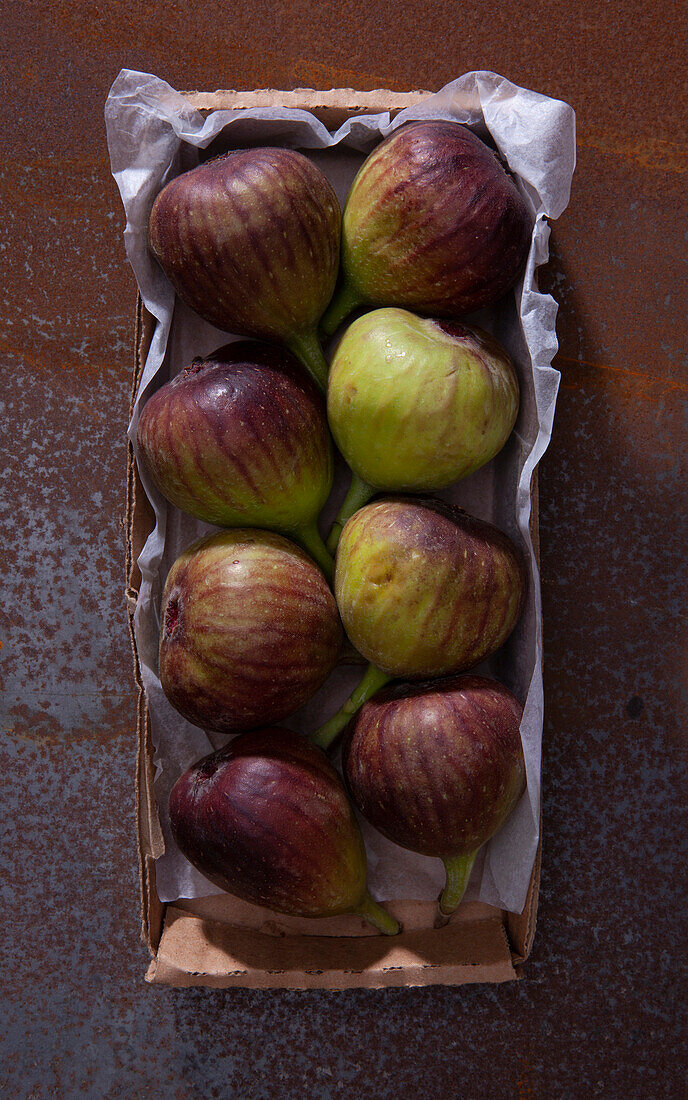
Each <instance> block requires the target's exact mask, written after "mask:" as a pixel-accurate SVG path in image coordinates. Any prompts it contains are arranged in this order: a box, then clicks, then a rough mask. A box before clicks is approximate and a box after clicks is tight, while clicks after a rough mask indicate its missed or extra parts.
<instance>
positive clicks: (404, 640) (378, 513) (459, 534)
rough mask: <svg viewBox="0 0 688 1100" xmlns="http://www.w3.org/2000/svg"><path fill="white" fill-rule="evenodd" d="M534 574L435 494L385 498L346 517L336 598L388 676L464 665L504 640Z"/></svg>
mask: <svg viewBox="0 0 688 1100" xmlns="http://www.w3.org/2000/svg"><path fill="white" fill-rule="evenodd" d="M525 588H526V573H525V567H524V564H523V560H522V556H521V554H520V552H519V550H518V549H517V547H516V546H515V545H514V544H513V542H512V541H511V540H510V539H509V538H508V537H507V536H506V535H505V534H504V533H503V532H502V531H500V530H499V529H498V528H496V527H494V526H493V525H492V524H489V523H485V522H483V521H482V520H478V519H475V518H474V517H472V516H469V515H468V514H467V513H466V512H464V511H463V510H462V509H461V508H457V507H455V506H453V505H449V504H445V503H444V502H442V501H437V500H432V499H431V498H418V497H402V496H393V497H385V498H383V499H381V500H378V501H374V502H373V503H372V504H367V505H366V506H365V507H364V508H361V509H360V511H358V512H356V514H355V515H354V516H352V518H351V519H350V520H349V521H348V522H347V524H346V525H345V527H344V530H343V532H342V537H341V540H340V543H339V548H338V550H337V562H336V569H335V595H336V598H337V605H338V607H339V611H340V614H341V617H342V623H343V625H344V629H345V630H346V633H347V635H348V636H349V639H350V640H351V642H352V644H353V645H354V646H355V648H356V649H357V650H358V651H359V653H361V654H362V655H363V656H364V657H365V658H366V659H367V660H368V661H370V662H371V664H372V665H374V666H375V667H376V668H377V669H378V670H380V671H382V672H383V673H386V674H387V675H388V676H394V677H408V678H427V677H433V676H443V675H446V674H449V673H455V672H461V671H464V670H466V669H469V668H472V667H474V666H475V665H477V664H479V663H480V662H481V661H483V660H485V659H486V658H487V657H489V656H490V655H491V654H492V653H494V652H495V651H496V650H497V649H499V647H500V646H501V645H503V644H504V642H505V641H506V639H507V638H508V636H509V634H510V633H511V631H512V630H513V628H514V626H515V625H516V623H517V621H518V618H519V616H520V614H521V611H522V608H523V602H524V598H525Z"/></svg>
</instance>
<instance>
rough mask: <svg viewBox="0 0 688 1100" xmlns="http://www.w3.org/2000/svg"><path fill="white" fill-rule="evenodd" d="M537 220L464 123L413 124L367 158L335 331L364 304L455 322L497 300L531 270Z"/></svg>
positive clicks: (355, 189)
mask: <svg viewBox="0 0 688 1100" xmlns="http://www.w3.org/2000/svg"><path fill="white" fill-rule="evenodd" d="M530 230H531V217H530V214H529V212H528V208H527V206H526V204H525V201H524V200H523V198H522V197H521V195H520V193H519V191H518V188H517V187H516V184H515V183H514V181H513V180H512V178H511V177H510V176H509V175H508V174H507V172H506V171H505V170H504V168H503V167H502V165H501V163H500V161H499V160H498V158H497V156H496V155H495V154H494V153H493V152H492V151H491V150H490V149H488V147H487V146H486V145H485V144H484V143H483V142H482V141H481V140H480V138H478V137H476V135H475V134H474V133H472V132H471V131H470V130H468V129H467V128H466V127H465V126H461V125H460V124H459V123H458V122H445V121H442V120H434V121H427V122H411V123H409V124H408V125H406V126H403V127H401V128H400V129H399V130H396V131H395V132H394V133H392V134H391V135H390V136H389V137H388V138H385V140H384V141H383V142H381V143H380V145H378V146H377V148H376V149H374V150H373V152H372V153H371V154H370V156H369V157H368V158H367V159H366V160H365V161H364V163H363V165H362V167H361V169H360V171H359V173H358V175H357V176H356V178H355V180H354V182H353V185H352V187H351V191H350V192H349V197H348V199H347V203H346V207H345V210H344V217H343V222H342V274H343V279H342V283H341V286H340V289H339V291H338V293H337V294H336V295H335V298H334V301H333V302H332V304H331V306H330V308H329V309H328V311H327V314H326V315H325V318H324V319H323V328H324V330H325V332H327V333H332V332H334V330H335V329H336V328H337V326H338V325H339V324H340V323H341V322H342V321H343V320H344V318H345V317H346V316H347V314H349V313H350V312H351V310H352V309H355V308H356V307H357V306H360V305H365V304H369V305H376V306H404V307H405V308H407V309H411V310H413V311H414V312H417V313H427V314H429V315H430V316H433V317H457V316H460V315H461V314H464V313H469V312H470V311H471V310H475V309H479V308H481V307H483V306H487V305H490V304H491V303H493V302H496V301H498V299H499V298H501V297H502V295H503V294H505V293H506V291H507V290H509V288H510V287H511V286H513V284H514V283H515V281H516V279H517V278H518V276H519V274H520V273H521V271H522V270H523V268H524V266H525V262H526V258H527V256H528V248H529V243H530Z"/></svg>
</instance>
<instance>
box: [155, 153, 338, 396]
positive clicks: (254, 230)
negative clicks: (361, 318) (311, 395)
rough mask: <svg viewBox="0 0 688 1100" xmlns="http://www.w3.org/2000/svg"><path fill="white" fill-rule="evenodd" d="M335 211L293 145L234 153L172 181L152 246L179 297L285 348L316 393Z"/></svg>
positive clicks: (319, 177) (160, 203) (228, 326)
mask: <svg viewBox="0 0 688 1100" xmlns="http://www.w3.org/2000/svg"><path fill="white" fill-rule="evenodd" d="M340 229H341V220H340V209H339V203H338V201H337V196H336V194H335V191H334V188H333V187H332V185H331V183H330V182H329V180H328V179H327V177H326V176H325V175H323V173H322V172H321V171H320V169H319V168H318V167H317V166H316V165H315V164H313V162H312V161H310V160H309V159H308V158H307V157H305V156H303V154H301V153H297V152H295V151H294V150H293V149H272V148H258V149H239V150H235V151H233V152H231V153H227V154H225V155H224V156H221V157H217V158H215V159H214V160H209V161H206V162H205V164H201V165H199V166H198V167H197V168H193V169H191V171H189V172H184V173H183V174H182V175H180V176H177V177H175V179H173V180H171V181H170V182H169V183H168V184H167V185H166V186H165V187H164V188H163V189H162V191H161V192H160V194H159V195H158V196H157V197H156V199H155V202H154V203H153V209H152V211H151V215H150V220H149V224H148V241H149V244H150V249H151V252H152V253H153V255H154V256H155V258H156V260H157V261H158V263H159V264H160V266H161V267H162V269H163V271H164V272H165V274H166V275H167V277H168V279H169V280H170V282H171V283H172V286H173V287H174V289H175V291H176V292H177V294H178V295H179V297H180V298H181V299H182V300H183V301H184V302H186V304H187V305H189V306H191V308H192V309H194V310H195V311H196V312H197V313H198V314H200V316H201V317H203V318H204V319H205V320H206V321H209V322H210V323H211V324H213V325H215V326H216V327H217V328H219V329H224V330H225V331H227V332H233V333H235V334H236V335H239V336H254V337H257V338H258V339H259V340H268V341H271V342H276V343H278V344H284V345H286V346H287V347H288V348H289V349H290V350H291V351H292V352H293V353H294V354H295V355H296V356H297V358H298V359H300V360H301V362H302V363H303V364H304V366H305V367H306V368H307V370H308V371H309V372H310V373H311V375H312V376H313V378H314V380H315V382H316V383H317V385H318V386H319V387H320V388H321V389H324V387H325V382H326V380H327V364H326V362H325V358H324V356H323V353H322V348H321V347H320V344H319V342H318V338H317V335H316V328H317V324H318V321H319V319H320V317H321V315H322V313H323V311H324V309H325V307H326V306H327V304H328V302H329V301H330V298H331V297H332V293H333V290H334V286H335V282H336V279H337V269H338V263H339V240H340Z"/></svg>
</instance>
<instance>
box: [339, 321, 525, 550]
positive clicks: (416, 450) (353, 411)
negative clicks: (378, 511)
mask: <svg viewBox="0 0 688 1100" xmlns="http://www.w3.org/2000/svg"><path fill="white" fill-rule="evenodd" d="M518 397H519V391H518V378H517V376H516V371H515V369H514V366H513V363H512V362H511V359H510V358H509V355H508V354H507V352H506V351H505V350H504V348H502V346H501V345H500V344H498V343H497V341H496V340H495V339H494V338H493V337H492V336H489V335H488V333H486V332H483V331H482V329H479V328H474V327H470V326H468V325H463V324H461V323H460V322H458V321H438V320H429V319H426V318H422V317H417V316H416V315H415V314H413V313H409V312H408V311H407V310H403V309H392V308H388V309H377V310H374V311H373V312H372V313H366V314H364V315H363V316H362V317H359V318H358V320H356V321H354V322H353V324H352V325H350V326H349V327H348V329H347V330H346V332H345V333H344V335H343V337H342V339H341V340H340V342H339V345H338V347H337V349H336V351H335V354H334V358H333V360H332V365H331V368H330V377H329V380H328V386H327V415H328V419H329V422H330V428H331V429H332V434H333V436H334V439H335V442H336V444H337V446H338V447H339V450H340V451H341V453H342V455H343V456H344V458H345V459H346V462H347V463H348V465H349V466H350V468H351V470H352V473H353V478H352V482H351V488H350V490H349V494H348V496H347V498H346V500H345V502H344V504H343V506H342V508H341V510H340V512H339V515H338V516H337V521H336V526H335V527H334V528H333V531H332V533H331V536H330V542H329V543H328V548H329V549H330V551H333V550H334V549H335V548H336V544H337V539H338V536H339V532H340V531H341V528H342V527H343V525H344V523H345V522H346V520H347V519H348V518H349V516H351V515H353V513H354V512H355V511H356V510H357V508H360V507H361V505H362V504H364V503H365V501H366V499H368V500H369V499H370V498H371V497H373V496H374V495H375V494H376V493H377V492H379V491H380V490H387V491H391V492H394V491H402V492H404V491H405V492H414V491H418V490H425V491H430V490H433V489H445V488H446V487H447V486H448V485H451V484H453V483H454V482H456V481H459V480H460V479H461V478H464V477H468V475H469V474H472V473H474V472H475V471H476V470H478V469H479V468H480V467H481V466H484V465H485V463H486V462H489V461H490V459H491V458H494V456H495V455H496V454H497V453H498V452H499V451H500V450H501V449H502V447H503V446H504V444H505V443H506V441H507V439H508V438H509V435H510V434H511V431H512V428H513V426H514V424H515V422H516V416H517V414H518Z"/></svg>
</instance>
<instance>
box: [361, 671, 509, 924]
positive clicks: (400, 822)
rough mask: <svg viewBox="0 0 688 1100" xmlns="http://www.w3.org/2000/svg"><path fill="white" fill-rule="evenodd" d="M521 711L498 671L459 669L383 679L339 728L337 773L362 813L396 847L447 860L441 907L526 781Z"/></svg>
mask: <svg viewBox="0 0 688 1100" xmlns="http://www.w3.org/2000/svg"><path fill="white" fill-rule="evenodd" d="M522 715H523V707H522V706H521V704H520V703H519V701H518V700H517V699H516V697H515V696H514V695H512V694H511V692H510V691H508V690H507V688H505V687H504V686H503V685H502V684H500V683H498V682H497V681H496V680H488V679H486V678H485V677H483V676H458V677H451V678H449V679H446V680H436V681H434V682H433V683H423V684H416V685H413V684H399V685H395V686H393V687H389V688H385V689H383V690H382V691H381V692H379V693H378V695H376V696H375V698H374V699H372V700H370V702H368V703H366V704H365V706H364V707H363V708H362V710H361V711H360V712H359V714H358V715H357V717H356V719H355V721H354V722H353V723H352V726H351V729H350V732H348V733H347V736H346V738H345V742H344V746H343V750H342V766H343V769H344V778H345V780H346V784H347V787H348V789H349V792H350V793H351V796H352V798H353V800H354V802H355V803H356V805H357V807H358V809H359V810H360V811H361V813H362V814H363V816H364V817H366V818H367V819H368V821H370V823H371V824H372V825H374V826H375V828H376V829H378V830H379V832H381V833H382V834H383V835H384V836H386V837H387V838H388V839H389V840H393V841H394V842H395V843H396V844H400V845H401V846H402V848H409V849H410V850H411V851H413V852H421V853H422V854H423V855H426V856H436V857H437V858H439V859H441V860H442V861H443V862H444V865H445V867H446V871H447V883H446V887H445V889H444V892H443V894H442V897H441V900H440V909H441V910H442V912H443V913H445V914H449V913H452V912H453V911H454V909H456V907H457V905H458V904H459V902H460V901H461V898H462V897H463V894H464V891H465V889H466V886H467V884H468V880H469V878H470V874H471V869H472V867H473V863H474V861H475V857H476V855H477V853H478V851H479V850H480V848H481V847H482V845H483V844H485V842H486V841H487V840H489V839H490V837H492V836H494V834H495V833H497V832H498V831H499V829H501V827H502V825H504V823H505V822H506V820H507V818H508V817H509V816H510V814H511V813H512V811H513V810H514V808H515V806H516V803H517V802H518V800H519V799H520V797H521V795H522V794H523V791H524V790H525V781H526V780H525V761H524V758H523V747H522V745H521V735H520V732H519V728H520V723H521V718H522Z"/></svg>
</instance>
